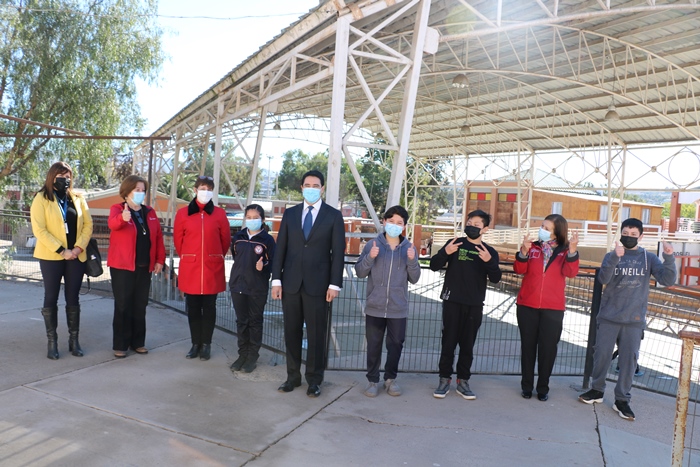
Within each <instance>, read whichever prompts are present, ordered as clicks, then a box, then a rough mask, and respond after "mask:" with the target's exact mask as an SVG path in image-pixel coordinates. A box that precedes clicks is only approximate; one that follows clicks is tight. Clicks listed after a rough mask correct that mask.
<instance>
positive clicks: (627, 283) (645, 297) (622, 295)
mask: <svg viewBox="0 0 700 467" xmlns="http://www.w3.org/2000/svg"><path fill="white" fill-rule="evenodd" d="M663 257H664V261H663V263H662V262H661V260H660V259H659V257H658V256H656V255H654V254H651V253H649V252H648V251H646V250H645V249H644V248H642V247H639V248H637V249H636V250H628V249H625V254H624V256H623V257H622V258H620V257H618V256H617V255H616V254H615V252H614V251H611V252H609V253H608V254H606V255H605V258H603V264H602V265H601V266H600V275H599V279H600V282H602V283H603V284H606V287H605V290H604V291H603V298H602V300H601V302H600V312H599V314H598V319H599V320H603V321H610V322H613V323H619V324H635V325H638V326H640V327H644V326H645V324H646V315H647V304H648V301H649V280H650V279H651V276H654V278H655V279H656V280H657V281H658V283H659V284H661V285H665V286H669V285H673V284H674V283H675V282H676V263H675V261H674V258H673V255H667V254H666V253H663Z"/></svg>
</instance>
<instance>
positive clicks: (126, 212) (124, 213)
mask: <svg viewBox="0 0 700 467" xmlns="http://www.w3.org/2000/svg"><path fill="white" fill-rule="evenodd" d="M122 219H124V222H129V221H131V211H130V210H129V205H128V204H126V203H124V210H123V211H122Z"/></svg>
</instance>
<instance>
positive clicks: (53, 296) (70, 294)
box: [39, 259, 85, 308]
mask: <svg viewBox="0 0 700 467" xmlns="http://www.w3.org/2000/svg"><path fill="white" fill-rule="evenodd" d="M39 269H40V270H41V277H42V279H43V280H44V308H53V307H56V306H57V304H58V294H59V292H60V291H61V279H63V282H64V284H65V286H64V290H63V293H64V296H65V298H66V305H67V306H79V305H80V300H79V298H78V297H79V296H80V286H81V285H82V284H83V276H84V275H85V263H81V262H80V261H79V260H77V259H73V260H70V261H67V260H65V259H61V260H58V261H50V260H46V259H40V260H39Z"/></svg>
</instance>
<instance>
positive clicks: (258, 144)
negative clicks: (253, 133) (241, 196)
mask: <svg viewBox="0 0 700 467" xmlns="http://www.w3.org/2000/svg"><path fill="white" fill-rule="evenodd" d="M266 120H267V106H266V105H264V106H263V107H262V109H260V123H259V124H258V138H257V139H256V140H255V154H253V166H252V167H251V169H250V184H249V185H248V196H247V197H246V200H245V205H246V206H249V205H250V204H251V203H252V202H253V195H254V194H255V182H256V181H257V180H258V164H259V161H260V150H261V148H262V143H263V136H264V135H265V121H266ZM241 207H243V206H241Z"/></svg>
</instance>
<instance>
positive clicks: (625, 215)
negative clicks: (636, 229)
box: [620, 207, 630, 222]
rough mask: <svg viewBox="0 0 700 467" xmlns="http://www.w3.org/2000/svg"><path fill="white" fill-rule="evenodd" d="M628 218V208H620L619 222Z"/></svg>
mask: <svg viewBox="0 0 700 467" xmlns="http://www.w3.org/2000/svg"><path fill="white" fill-rule="evenodd" d="M629 218H630V208H625V207H623V208H622V211H621V212H620V222H622V221H626V220H627V219H629Z"/></svg>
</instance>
